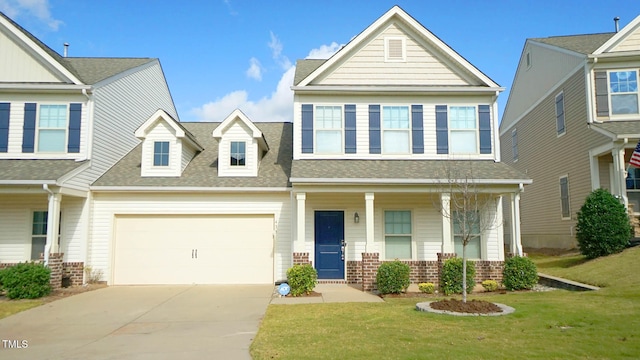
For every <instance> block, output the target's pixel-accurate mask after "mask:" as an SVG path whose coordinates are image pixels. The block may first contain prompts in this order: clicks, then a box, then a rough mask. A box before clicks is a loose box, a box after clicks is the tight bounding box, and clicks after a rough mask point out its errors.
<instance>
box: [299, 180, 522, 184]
mask: <svg viewBox="0 0 640 360" xmlns="http://www.w3.org/2000/svg"><path fill="white" fill-rule="evenodd" d="M289 180H290V181H291V183H303V184H324V185H329V184H358V185H361V184H386V185H397V184H415V185H442V184H445V183H446V182H443V181H442V179H349V178H291V179H289ZM454 181H465V180H464V179H454ZM471 183H473V184H488V185H522V184H524V185H529V184H532V183H533V180H531V179H487V180H478V179H476V180H473V181H471Z"/></svg>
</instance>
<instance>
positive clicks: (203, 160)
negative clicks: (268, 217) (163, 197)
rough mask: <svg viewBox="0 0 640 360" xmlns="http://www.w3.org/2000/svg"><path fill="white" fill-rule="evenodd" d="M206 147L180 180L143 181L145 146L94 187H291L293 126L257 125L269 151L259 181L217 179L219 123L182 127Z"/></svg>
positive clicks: (250, 179)
mask: <svg viewBox="0 0 640 360" xmlns="http://www.w3.org/2000/svg"><path fill="white" fill-rule="evenodd" d="M181 125H182V126H184V127H185V128H186V129H187V130H189V132H191V133H192V134H193V135H194V136H195V138H196V139H197V141H198V143H199V144H200V145H202V146H203V147H204V151H202V152H200V153H199V154H197V155H196V156H195V158H194V159H193V160H192V161H191V162H190V163H189V165H187V167H186V168H185V170H184V172H183V173H182V176H180V177H142V176H140V159H141V155H142V145H139V146H137V147H136V148H135V149H133V150H132V151H131V152H130V153H129V154H127V155H126V156H125V157H124V158H122V160H120V161H119V162H118V163H117V164H115V165H114V166H113V167H112V168H111V169H110V170H109V171H107V172H106V173H105V174H104V175H103V176H102V177H101V178H99V179H98V180H97V181H96V182H95V183H94V184H93V185H94V186H128V187H130V186H145V187H149V186H151V187H153V186H157V187H239V188H242V187H288V186H290V184H289V174H290V173H291V159H292V157H293V152H292V144H293V139H292V135H293V128H292V126H293V125H292V124H291V123H262V122H261V123H256V124H255V125H256V126H257V127H258V128H259V129H260V130H261V131H262V133H263V135H264V137H265V139H266V141H267V143H268V144H269V146H270V150H269V151H268V152H267V153H266V154H265V156H264V158H263V159H262V161H261V163H260V167H259V169H258V176H257V177H218V140H217V139H214V138H213V136H212V132H213V129H215V128H216V127H217V126H218V125H220V123H181Z"/></svg>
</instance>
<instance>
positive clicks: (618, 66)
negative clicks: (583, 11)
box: [500, 17, 640, 248]
mask: <svg viewBox="0 0 640 360" xmlns="http://www.w3.org/2000/svg"><path fill="white" fill-rule="evenodd" d="M616 25H617V24H616ZM638 54H640V17H637V18H635V19H634V20H633V21H632V22H631V23H629V24H628V25H627V26H625V27H624V28H623V29H622V30H620V31H619V32H611V33H603V34H589V35H573V36H555V37H548V38H533V39H528V40H527V41H526V42H525V45H524V49H523V51H522V56H521V58H520V62H519V64H518V68H517V72H516V75H515V79H514V82H513V87H512V89H511V93H510V95H509V101H508V103H507V106H506V109H505V112H504V116H503V118H502V122H501V124H500V139H501V144H502V159H503V161H504V162H506V163H508V164H509V165H511V166H513V167H515V168H516V169H518V170H520V171H522V172H525V173H526V174H527V175H528V176H530V177H531V178H532V179H534V183H533V185H531V186H529V187H527V190H526V192H525V193H523V195H522V212H521V214H522V230H521V233H522V243H523V245H524V246H525V247H532V248H546V247H549V248H572V247H575V246H576V240H575V226H576V214H577V212H578V211H579V210H580V207H581V206H582V204H583V203H584V200H585V198H586V197H587V196H588V195H589V193H590V192H591V191H592V190H594V189H597V188H605V189H608V190H610V191H611V193H612V194H614V195H616V196H618V197H620V199H621V201H622V202H624V203H625V204H626V205H629V208H630V211H632V212H633V214H634V215H636V216H638V215H639V214H640V170H638V169H636V168H634V167H629V159H630V157H631V154H632V153H633V149H634V148H635V146H636V144H637V143H638V140H639V139H640V113H639V107H638V70H639V69H640V57H639V56H638Z"/></svg>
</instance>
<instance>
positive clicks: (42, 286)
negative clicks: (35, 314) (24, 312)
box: [2, 262, 51, 299]
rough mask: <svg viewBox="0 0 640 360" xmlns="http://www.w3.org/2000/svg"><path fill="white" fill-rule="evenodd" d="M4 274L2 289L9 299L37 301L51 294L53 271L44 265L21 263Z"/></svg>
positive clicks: (5, 270)
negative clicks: (50, 282) (50, 280)
mask: <svg viewBox="0 0 640 360" xmlns="http://www.w3.org/2000/svg"><path fill="white" fill-rule="evenodd" d="M2 273H3V275H2V288H3V289H4V290H5V291H6V292H7V297H8V298H9V299H36V298H39V297H42V296H45V295H48V294H49V293H50V292H51V285H50V284H49V278H50V275H51V270H50V269H49V268H48V267H45V266H44V265H42V264H38V263H33V262H31V263H20V264H16V265H14V266H11V267H8V268H6V269H4V270H3V271H2Z"/></svg>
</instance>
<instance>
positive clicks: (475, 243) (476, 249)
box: [453, 236, 482, 259]
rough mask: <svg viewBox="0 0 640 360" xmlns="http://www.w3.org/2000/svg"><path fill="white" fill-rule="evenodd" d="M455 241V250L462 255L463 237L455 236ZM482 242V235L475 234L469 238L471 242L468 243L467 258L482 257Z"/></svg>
mask: <svg viewBox="0 0 640 360" xmlns="http://www.w3.org/2000/svg"><path fill="white" fill-rule="evenodd" d="M453 242H454V245H455V252H456V254H457V255H458V256H459V257H462V237H460V236H454V238H453ZM480 249H481V244H480V237H479V236H474V237H472V238H471V239H469V243H468V244H467V248H466V250H467V251H466V252H467V254H466V255H467V259H481V258H482V255H481V250H480Z"/></svg>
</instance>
